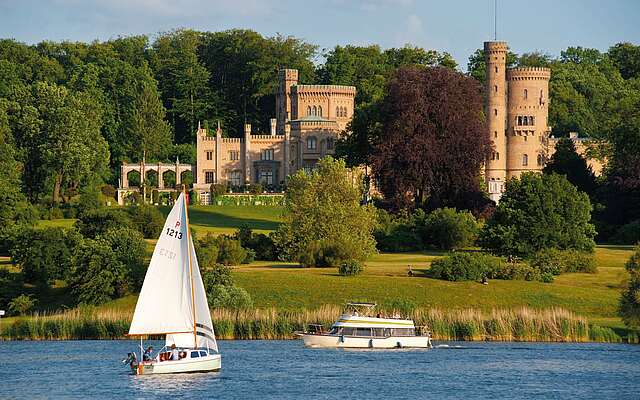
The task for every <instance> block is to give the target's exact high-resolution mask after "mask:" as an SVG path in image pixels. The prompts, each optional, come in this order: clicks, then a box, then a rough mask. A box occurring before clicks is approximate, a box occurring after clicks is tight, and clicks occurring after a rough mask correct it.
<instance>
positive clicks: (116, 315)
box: [0, 305, 637, 342]
mask: <svg viewBox="0 0 640 400" xmlns="http://www.w3.org/2000/svg"><path fill="white" fill-rule="evenodd" d="M340 311H341V309H340V307H338V306H333V305H325V306H322V307H320V308H317V309H313V310H299V311H286V310H277V309H275V308H268V309H251V310H239V311H234V310H225V309H215V310H213V311H212V314H211V316H212V319H213V324H214V328H215V331H216V336H217V337H218V338H220V339H291V338H294V337H295V336H294V332H295V331H300V330H303V329H304V328H305V327H306V326H307V325H308V324H310V323H319V324H323V325H324V326H325V327H328V326H330V325H331V324H332V323H333V322H334V321H335V320H336V319H337V318H338V316H339V315H340ZM409 316H410V317H411V318H412V319H413V320H414V321H415V324H416V325H417V326H425V327H426V328H427V329H428V330H429V331H431V333H432V336H433V338H434V339H435V340H487V341H543V342H589V341H592V342H620V341H621V340H622V339H621V338H620V336H618V335H617V334H616V333H615V332H614V331H613V330H612V329H610V328H603V327H600V326H597V325H590V324H589V323H588V321H587V320H586V318H584V317H580V316H577V315H575V314H573V313H572V312H570V311H567V310H564V309H561V308H550V309H543V310H536V309H532V308H527V307H522V308H517V309H494V310H492V311H490V312H482V311H480V310H477V309H462V310H442V309H437V308H418V309H414V310H412V311H410V312H409ZM130 322H131V312H130V311H118V310H94V309H74V310H70V311H66V312H63V313H58V314H51V315H48V314H34V315H32V316H30V317H23V318H20V319H17V320H15V321H13V322H12V323H3V324H2V327H1V328H0V338H1V339H5V340H6V339H9V340H11V339H27V340H58V339H59V340H67V339H121V338H124V337H125V334H126V333H127V331H128V329H129V324H130ZM633 339H634V340H633V341H637V337H634V338H633Z"/></svg>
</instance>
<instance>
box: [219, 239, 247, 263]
mask: <svg viewBox="0 0 640 400" xmlns="http://www.w3.org/2000/svg"><path fill="white" fill-rule="evenodd" d="M218 244H219V246H220V250H219V253H218V262H219V263H221V264H224V265H240V264H241V263H242V261H243V260H244V259H245V258H246V257H247V251H246V250H245V249H243V248H242V246H241V245H240V242H239V241H238V240H236V239H232V238H230V237H228V236H220V237H218Z"/></svg>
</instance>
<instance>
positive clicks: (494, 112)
mask: <svg viewBox="0 0 640 400" xmlns="http://www.w3.org/2000/svg"><path fill="white" fill-rule="evenodd" d="M493 115H495V116H498V109H497V108H494V109H493Z"/></svg>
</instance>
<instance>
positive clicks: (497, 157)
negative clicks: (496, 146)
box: [496, 151, 500, 160]
mask: <svg viewBox="0 0 640 400" xmlns="http://www.w3.org/2000/svg"><path fill="white" fill-rule="evenodd" d="M499 159H500V153H498V152H497V151H496V160H499Z"/></svg>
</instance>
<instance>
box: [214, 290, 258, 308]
mask: <svg viewBox="0 0 640 400" xmlns="http://www.w3.org/2000/svg"><path fill="white" fill-rule="evenodd" d="M206 291H207V301H208V303H209V306H210V307H213V308H227V309H232V310H242V309H247V308H251V307H252V306H253V301H252V300H251V296H250V295H249V293H247V291H246V290H244V289H242V288H240V287H237V286H225V285H214V286H211V287H208V288H207V290H206Z"/></svg>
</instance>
